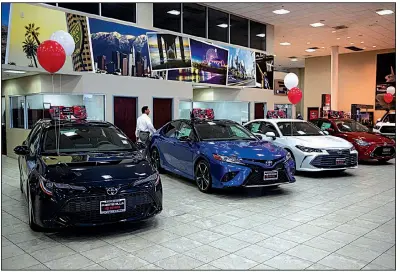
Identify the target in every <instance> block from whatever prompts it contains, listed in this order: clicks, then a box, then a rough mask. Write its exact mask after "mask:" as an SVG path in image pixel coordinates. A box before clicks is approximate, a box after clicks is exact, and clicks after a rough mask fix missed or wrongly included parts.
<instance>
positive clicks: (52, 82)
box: [51, 74, 60, 155]
mask: <svg viewBox="0 0 400 272" xmlns="http://www.w3.org/2000/svg"><path fill="white" fill-rule="evenodd" d="M51 85H52V87H53V94H55V87H54V74H51ZM54 110H55V109H54ZM58 115H60V108H58ZM54 136H55V141H56V149H57V146H58V134H57V119H56V120H55V127H54ZM57 155H59V152H58V150H57Z"/></svg>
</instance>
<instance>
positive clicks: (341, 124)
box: [335, 120, 369, 132]
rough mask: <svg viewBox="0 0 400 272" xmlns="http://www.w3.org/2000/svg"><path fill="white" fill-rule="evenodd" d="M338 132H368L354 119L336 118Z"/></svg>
mask: <svg viewBox="0 0 400 272" xmlns="http://www.w3.org/2000/svg"><path fill="white" fill-rule="evenodd" d="M335 123H336V126H337V128H338V129H339V131H340V132H368V131H369V129H368V128H367V127H365V126H363V125H361V124H360V123H358V122H356V121H354V120H336V121H335Z"/></svg>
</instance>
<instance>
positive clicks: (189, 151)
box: [150, 119, 295, 192]
mask: <svg viewBox="0 0 400 272" xmlns="http://www.w3.org/2000/svg"><path fill="white" fill-rule="evenodd" d="M150 152H151V153H150V154H151V159H152V162H153V164H154V166H155V167H156V168H157V169H158V170H159V171H160V172H162V171H163V170H167V171H170V172H173V173H176V174H178V175H181V176H183V177H186V178H189V179H193V180H195V181H196V183H197V186H198V188H199V190H200V191H202V192H210V191H211V189H212V188H226V187H240V186H243V187H263V186H278V185H280V184H284V183H292V182H295V178H294V176H293V173H294V163H293V160H292V158H291V156H290V153H288V152H287V151H286V150H284V149H282V148H280V147H278V146H275V145H273V144H271V143H269V142H266V141H260V140H259V139H258V138H257V137H256V136H254V135H253V134H252V133H250V132H249V131H247V130H246V129H245V128H244V127H243V126H241V125H239V124H238V123H236V122H233V121H229V120H211V121H210V120H198V119H192V120H174V121H171V122H169V123H167V124H166V125H164V126H163V127H162V128H161V129H159V130H158V131H157V132H156V133H155V134H154V135H153V137H152V141H151V145H150Z"/></svg>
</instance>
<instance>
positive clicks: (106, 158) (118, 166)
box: [42, 152, 155, 184]
mask: <svg viewBox="0 0 400 272" xmlns="http://www.w3.org/2000/svg"><path fill="white" fill-rule="evenodd" d="M42 162H43V164H44V167H46V168H47V171H46V173H45V175H44V176H45V178H46V179H47V180H49V181H53V182H58V183H59V182H61V183H63V182H68V183H74V184H80V183H90V182H106V183H112V182H117V181H118V182H119V183H121V181H122V183H124V182H132V181H133V180H137V179H142V178H146V177H148V176H149V175H151V174H153V173H154V172H155V171H154V169H153V168H152V166H151V165H150V163H149V162H148V161H147V160H145V159H144V157H143V156H142V155H141V154H140V153H136V152H135V153H126V154H118V155H104V154H101V155H99V154H97V155H94V154H85V155H81V154H79V155H77V154H68V155H67V154H66V155H60V156H42Z"/></svg>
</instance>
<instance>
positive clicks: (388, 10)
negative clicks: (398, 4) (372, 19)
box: [376, 9, 394, 15]
mask: <svg viewBox="0 0 400 272" xmlns="http://www.w3.org/2000/svg"><path fill="white" fill-rule="evenodd" d="M376 13H378V14H379V15H389V14H393V13H394V11H393V10H390V9H378V10H377V11H376Z"/></svg>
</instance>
